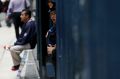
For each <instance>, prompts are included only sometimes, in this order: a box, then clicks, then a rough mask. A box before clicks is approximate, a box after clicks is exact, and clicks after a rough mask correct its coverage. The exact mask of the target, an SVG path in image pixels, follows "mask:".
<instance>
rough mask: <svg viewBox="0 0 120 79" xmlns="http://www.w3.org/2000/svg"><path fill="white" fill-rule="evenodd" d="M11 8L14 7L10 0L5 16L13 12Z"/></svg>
mask: <svg viewBox="0 0 120 79" xmlns="http://www.w3.org/2000/svg"><path fill="white" fill-rule="evenodd" d="M13 6H14V3H13V1H12V0H10V3H9V5H8V10H7V16H9V15H10V14H11V13H12V12H13V10H12V9H13Z"/></svg>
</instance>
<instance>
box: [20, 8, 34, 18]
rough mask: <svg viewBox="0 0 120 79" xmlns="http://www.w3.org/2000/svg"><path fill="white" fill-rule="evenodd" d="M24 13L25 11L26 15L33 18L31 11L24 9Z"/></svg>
mask: <svg viewBox="0 0 120 79" xmlns="http://www.w3.org/2000/svg"><path fill="white" fill-rule="evenodd" d="M23 11H25V14H26V15H29V17H30V18H31V14H32V12H31V10H29V9H23V10H22V12H23Z"/></svg>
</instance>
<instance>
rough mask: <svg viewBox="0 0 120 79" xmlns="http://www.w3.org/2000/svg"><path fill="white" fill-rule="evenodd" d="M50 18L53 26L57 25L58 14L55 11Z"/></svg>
mask: <svg viewBox="0 0 120 79" xmlns="http://www.w3.org/2000/svg"><path fill="white" fill-rule="evenodd" d="M50 18H51V20H52V22H53V24H56V13H55V12H54V11H53V12H51V13H50Z"/></svg>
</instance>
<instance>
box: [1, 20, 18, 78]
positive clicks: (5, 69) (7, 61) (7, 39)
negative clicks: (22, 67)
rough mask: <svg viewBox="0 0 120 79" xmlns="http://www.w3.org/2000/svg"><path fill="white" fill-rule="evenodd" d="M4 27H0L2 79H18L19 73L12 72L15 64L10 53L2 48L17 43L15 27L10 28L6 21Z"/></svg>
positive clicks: (3, 23)
mask: <svg viewBox="0 0 120 79" xmlns="http://www.w3.org/2000/svg"><path fill="white" fill-rule="evenodd" d="M2 25H3V26H2V27H0V79H16V75H17V71H11V66H12V65H13V63H12V59H11V55H10V52H9V51H7V50H6V51H5V52H4V48H3V47H2V46H4V45H6V44H12V43H13V42H14V41H15V33H14V27H13V26H12V27H10V28H8V27H7V26H5V22H4V21H3V22H2ZM3 53H4V54H3Z"/></svg>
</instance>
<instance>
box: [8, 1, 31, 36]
mask: <svg viewBox="0 0 120 79" xmlns="http://www.w3.org/2000/svg"><path fill="white" fill-rule="evenodd" d="M29 6H30V3H29V1H28V0H10V3H9V6H8V10H7V19H9V18H11V19H12V20H13V23H14V26H15V33H16V38H18V37H19V27H21V28H22V22H21V19H20V14H21V11H22V10H23V9H25V8H26V7H29Z"/></svg>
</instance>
